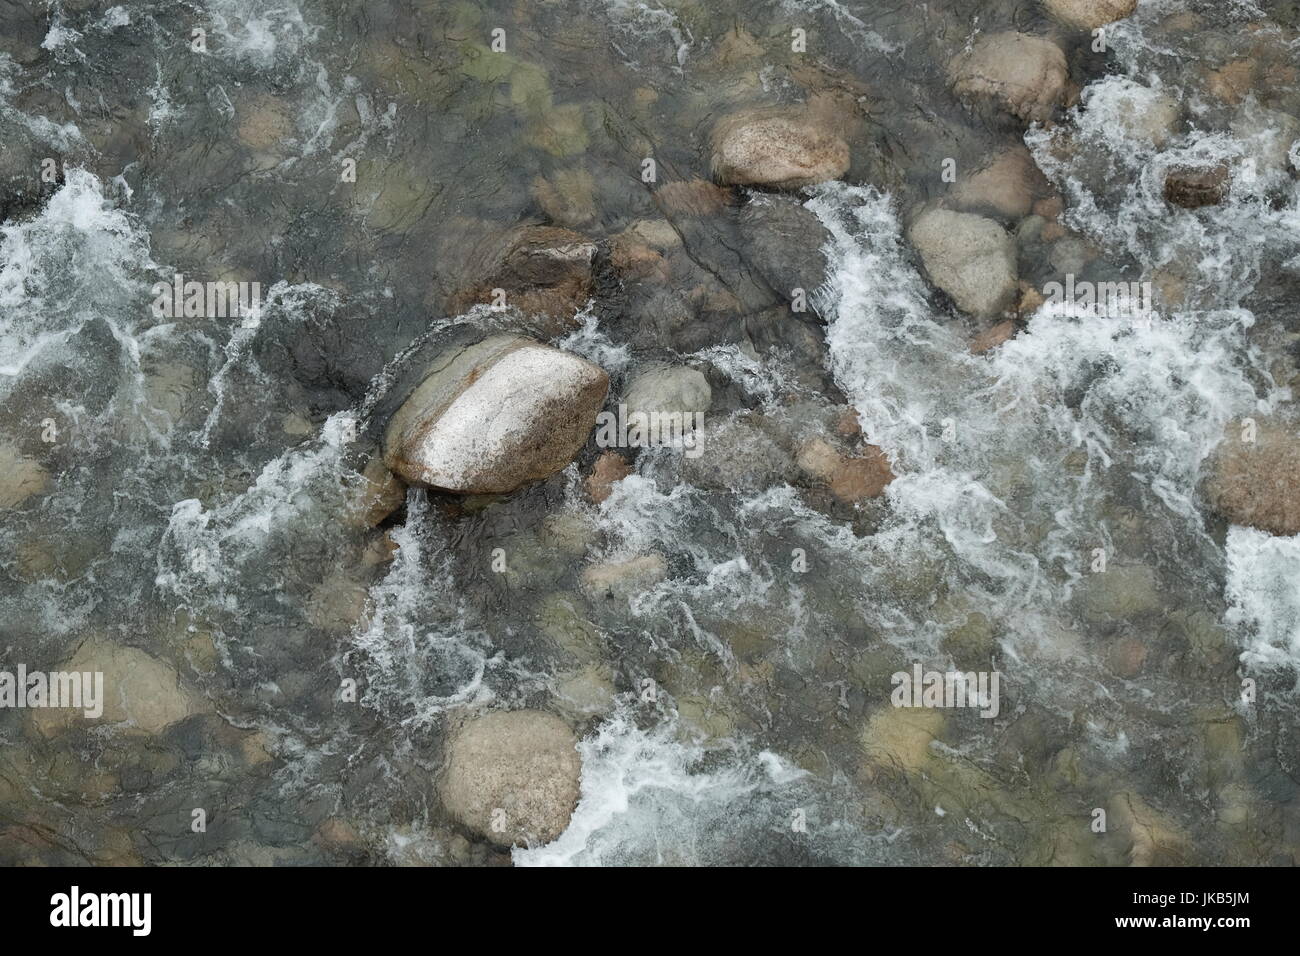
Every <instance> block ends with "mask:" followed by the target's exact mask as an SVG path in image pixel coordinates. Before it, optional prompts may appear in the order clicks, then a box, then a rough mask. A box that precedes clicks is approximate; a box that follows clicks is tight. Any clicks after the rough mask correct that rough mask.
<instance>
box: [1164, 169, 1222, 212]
mask: <svg viewBox="0 0 1300 956" xmlns="http://www.w3.org/2000/svg"><path fill="white" fill-rule="evenodd" d="M1228 189H1229V182H1228V167H1227V166H1225V165H1224V164H1222V163H1219V164H1218V165H1216V166H1210V167H1200V168H1192V167H1186V166H1180V167H1177V168H1175V169H1171V170H1170V171H1169V173H1168V174H1167V175H1166V176H1165V200H1166V201H1167V202H1171V203H1173V204H1174V205H1175V206H1182V207H1183V208H1184V209H1200V208H1201V207H1202V206H1217V205H1218V204H1219V203H1221V202H1223V200H1224V199H1226V198H1227V197H1228Z"/></svg>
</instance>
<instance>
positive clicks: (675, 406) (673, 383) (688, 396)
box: [623, 365, 713, 431]
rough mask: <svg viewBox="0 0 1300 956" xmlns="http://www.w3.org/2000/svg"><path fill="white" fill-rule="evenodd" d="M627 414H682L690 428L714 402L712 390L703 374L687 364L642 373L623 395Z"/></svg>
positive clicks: (688, 428) (683, 421) (684, 424)
mask: <svg viewBox="0 0 1300 956" xmlns="http://www.w3.org/2000/svg"><path fill="white" fill-rule="evenodd" d="M623 403H624V404H625V405H627V414H628V417H629V418H630V417H631V416H632V415H634V414H637V413H640V414H643V415H646V416H649V415H652V414H655V413H658V414H660V415H681V416H682V425H683V428H685V429H686V430H688V431H689V430H690V429H691V428H693V427H694V425H695V417H694V416H695V415H696V413H699V414H701V415H702V414H704V413H705V412H707V411H708V410H709V406H710V405H711V404H712V403H713V390H712V389H711V388H709V380H708V379H706V378H705V377H704V373H703V372H700V371H697V370H696V369H693V368H689V367H687V366H685V365H672V366H664V367H662V368H653V369H650V370H648V371H645V372H642V373H641V374H640V375H638V376H637V377H636V378H634V379H633V380H632V382H631V384H629V385H628V387H627V391H626V392H624V394H623Z"/></svg>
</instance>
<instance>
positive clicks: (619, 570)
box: [582, 553, 668, 601]
mask: <svg viewBox="0 0 1300 956" xmlns="http://www.w3.org/2000/svg"><path fill="white" fill-rule="evenodd" d="M667 577H668V562H667V561H666V560H665V559H664V556H663V555H662V554H655V553H651V554H643V555H639V556H638V557H635V558H629V559H628V560H626V561H609V562H606V563H605V564H596V565H592V566H591V567H589V568H587V569H586V570H585V571H583V572H582V590H583V591H584V592H585V593H586V595H587V596H588V597H589V598H591V600H593V601H626V600H628V599H629V598H631V597H634V596H635V595H637V594H639V593H640V592H642V591H646V590H649V589H650V588H652V587H654V586H655V585H656V584H658V583H659V582H661V581H663V580H665V579H667Z"/></svg>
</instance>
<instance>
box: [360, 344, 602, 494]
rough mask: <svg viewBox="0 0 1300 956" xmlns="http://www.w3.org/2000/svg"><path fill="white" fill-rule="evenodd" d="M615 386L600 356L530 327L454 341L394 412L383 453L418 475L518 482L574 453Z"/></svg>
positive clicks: (393, 465) (491, 483)
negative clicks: (545, 340)
mask: <svg viewBox="0 0 1300 956" xmlns="http://www.w3.org/2000/svg"><path fill="white" fill-rule="evenodd" d="M608 389H609V376H608V375H606V374H605V371H604V370H603V369H601V368H600V367H599V366H596V365H593V364H592V363H591V362H588V361H587V360H586V359H583V358H580V357H578V356H576V355H573V354H571V353H568V352H562V351H560V350H559V349H554V348H551V347H550V346H547V345H542V344H541V343H540V342H535V341H533V340H532V339H527V338H523V337H522V336H513V335H496V336H492V337H490V338H488V339H485V340H484V341H482V342H479V343H477V344H475V345H471V346H468V347H463V348H458V349H454V350H449V351H448V352H445V353H443V354H442V355H441V356H439V358H438V359H437V360H435V362H434V364H433V367H432V368H431V369H430V371H429V372H428V373H427V374H426V376H425V378H424V380H423V381H422V382H421V383H420V384H419V385H418V386H417V387H416V389H415V391H414V392H413V393H412V394H411V395H410V397H409V398H407V400H406V401H405V402H404V403H403V405H402V406H401V407H400V408H399V409H398V410H397V411H396V412H395V413H394V415H393V417H392V418H391V419H390V421H389V423H388V428H387V430H386V432H385V434H384V462H385V463H386V464H387V465H388V467H389V469H391V470H392V471H393V472H395V473H396V474H398V475H399V476H401V477H402V478H403V479H405V480H406V481H407V482H409V483H412V484H421V485H429V486H431V487H434V488H439V489H442V490H445V491H453V492H458V493H461V494H504V493H506V492H510V491H514V490H515V489H517V488H519V487H520V486H522V485H524V484H527V483H528V482H530V481H536V480H538V479H541V478H545V477H547V476H549V475H552V474H554V473H555V472H557V471H559V470H561V469H562V468H564V467H565V466H566V465H568V464H569V462H570V461H572V460H573V456H574V455H575V454H577V451H578V449H579V448H581V447H582V444H583V442H585V441H586V440H587V436H588V435H589V434H590V432H591V429H592V427H593V426H594V424H595V418H596V413H597V412H598V411H600V408H601V405H603V404H604V402H605V394H606V392H607V391H608Z"/></svg>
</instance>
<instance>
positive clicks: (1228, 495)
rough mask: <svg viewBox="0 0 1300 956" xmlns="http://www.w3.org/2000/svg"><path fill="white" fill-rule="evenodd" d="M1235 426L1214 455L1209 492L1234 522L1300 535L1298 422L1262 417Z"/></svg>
mask: <svg viewBox="0 0 1300 956" xmlns="http://www.w3.org/2000/svg"><path fill="white" fill-rule="evenodd" d="M1250 437H1251V430H1250V428H1249V427H1243V426H1242V425H1234V426H1232V428H1231V429H1230V431H1229V434H1228V437H1227V439H1226V440H1225V441H1224V442H1223V444H1222V445H1220V446H1219V448H1218V449H1217V450H1216V451H1215V453H1214V455H1213V456H1212V457H1211V460H1210V477H1209V480H1208V481H1207V482H1206V493H1207V495H1208V496H1209V499H1210V503H1211V505H1212V506H1213V507H1214V509H1215V510H1216V511H1218V512H1219V513H1220V514H1222V515H1223V516H1224V517H1225V518H1227V519H1228V520H1229V521H1231V522H1232V523H1233V524H1240V525H1249V526H1250V527H1252V528H1258V529H1260V530H1261V531H1267V532H1269V533H1270V534H1279V535H1293V534H1300V427H1297V426H1295V425H1288V424H1285V423H1283V422H1278V421H1267V420H1266V421H1260V422H1258V423H1257V424H1256V426H1255V429H1254V435H1253V437H1254V441H1249V440H1246V439H1249V438H1250Z"/></svg>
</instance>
